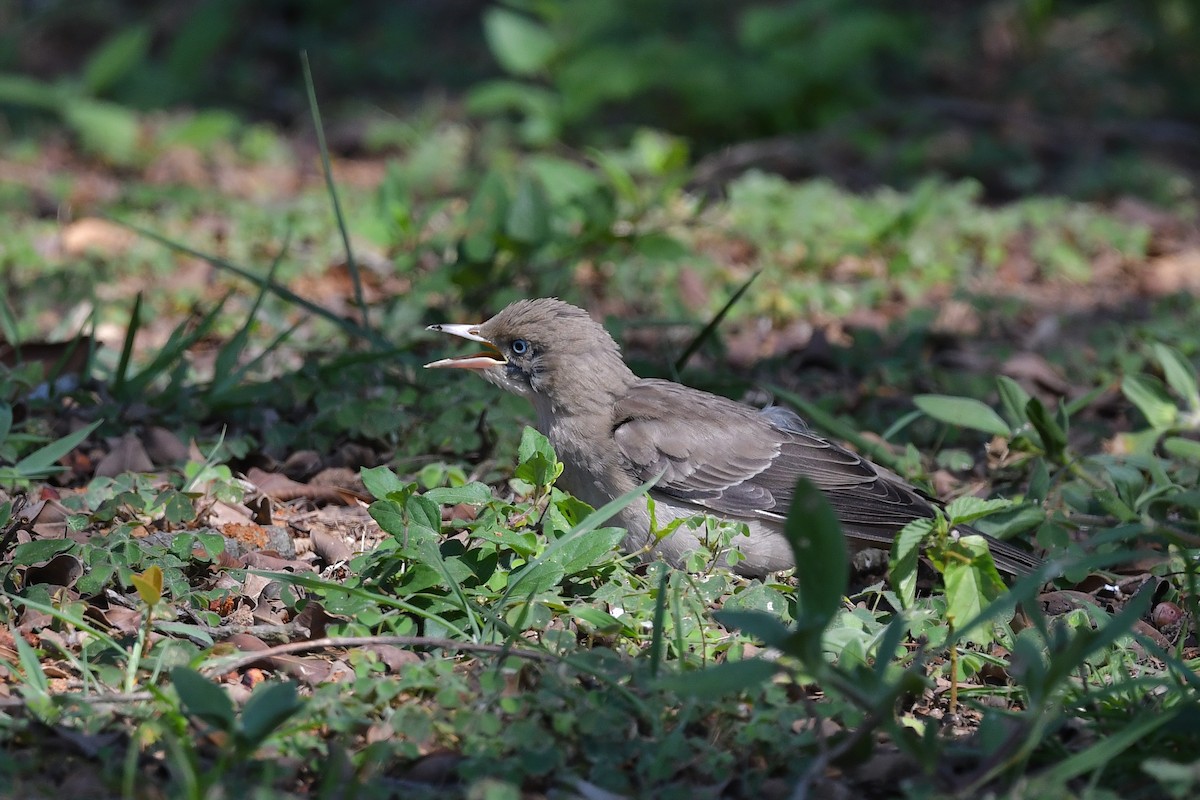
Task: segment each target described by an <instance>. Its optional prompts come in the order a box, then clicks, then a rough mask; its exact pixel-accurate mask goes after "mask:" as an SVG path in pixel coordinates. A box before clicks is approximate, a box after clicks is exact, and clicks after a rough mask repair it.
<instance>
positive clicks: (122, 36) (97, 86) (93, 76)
mask: <svg viewBox="0 0 1200 800" xmlns="http://www.w3.org/2000/svg"><path fill="white" fill-rule="evenodd" d="M149 47H150V26H149V25H134V26H132V27H129V28H126V29H124V30H122V31H120V32H118V33H117V34H116V35H114V36H112V37H111V38H109V40H108V41H106V42H105V43H104V44H102V45H100V47H99V48H98V49H97V50H95V51H94V52H93V54H92V56H91V57H90V58H89V59H88V62H87V64H86V65H85V66H84V68H83V87H84V89H86V90H87V93H88V94H91V95H99V94H103V93H104V92H107V91H108V90H109V89H111V88H112V87H113V86H114V85H115V84H116V83H117V82H118V81H120V80H121V79H122V78H124V77H125V76H126V75H128V74H129V73H131V72H132V71H133V70H135V69H136V68H138V67H140V66H143V65H144V63H145V60H146V54H147V52H148V50H149Z"/></svg>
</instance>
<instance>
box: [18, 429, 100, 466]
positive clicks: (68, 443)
mask: <svg viewBox="0 0 1200 800" xmlns="http://www.w3.org/2000/svg"><path fill="white" fill-rule="evenodd" d="M102 422H104V420H102V419H98V420H96V421H95V422H93V423H92V424H91V425H85V426H84V427H82V428H80V429H79V430H77V431H75V432H74V433H68V434H67V435H66V436H64V437H62V438H61V439H57V440H55V441H53V442H51V443H50V444H48V445H46V446H45V447H41V448H38V449H37V450H34V451H33V452H32V453H30V454H29V455H27V456H25V457H24V458H22V459H21V460H20V461H18V462H17V463H16V464H15V465H13V471H14V472H15V473H16V474H17V475H20V476H21V477H23V478H39V477H44V476H46V475H50V474H52V473H54V472H58V471H59V470H60V468H59V467H57V466H55V462H56V461H58V460H59V459H60V458H62V457H63V456H65V455H66V454H67V453H69V452H71V451H72V450H74V449H75V448H76V447H78V446H79V443H80V442H82V441H83V440H84V439H86V438H87V437H88V436H89V435H90V434H91V432H92V431H94V430H96V428H98V427H100V424H101V423H102Z"/></svg>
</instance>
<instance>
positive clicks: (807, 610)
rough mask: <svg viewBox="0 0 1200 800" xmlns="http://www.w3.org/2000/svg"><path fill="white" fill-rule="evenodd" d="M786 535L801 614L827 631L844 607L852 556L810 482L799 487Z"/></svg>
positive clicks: (801, 482) (804, 480)
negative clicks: (790, 550) (827, 626)
mask: <svg viewBox="0 0 1200 800" xmlns="http://www.w3.org/2000/svg"><path fill="white" fill-rule="evenodd" d="M783 531H784V535H785V536H786V537H787V540H788V543H789V544H790V545H791V546H792V554H793V556H794V557H795V560H796V572H795V575H796V583H797V584H798V586H797V589H796V592H797V595H798V597H799V601H800V603H799V605H800V614H801V616H802V617H803V618H804V619H806V620H807V622H808V623H809V624H810V625H812V626H813V628H814V629H815V628H818V627H819V628H821V629H824V627H825V626H826V625H828V624H829V621H830V620H831V619H833V617H834V615H835V614H837V612H838V611H839V610H840V609H841V607H842V597H843V596H844V595H845V594H846V583H847V570H848V568H849V567H848V564H849V554H848V553H847V551H846V539H845V537H843V536H842V526H841V525H840V524H839V523H838V519H837V516H836V515H835V514H834V513H833V508H832V507H831V506H830V505H829V501H828V500H826V499H825V496H824V495H822V494H821V490H820V489H818V488H817V487H816V486H815V485H813V483H812V482H811V481H810V480H808V479H807V478H801V479H800V480H799V481H798V482H797V483H796V491H795V494H794V495H793V496H792V506H791V508H789V509H788V514H787V520H786V522H785V523H784V526H783Z"/></svg>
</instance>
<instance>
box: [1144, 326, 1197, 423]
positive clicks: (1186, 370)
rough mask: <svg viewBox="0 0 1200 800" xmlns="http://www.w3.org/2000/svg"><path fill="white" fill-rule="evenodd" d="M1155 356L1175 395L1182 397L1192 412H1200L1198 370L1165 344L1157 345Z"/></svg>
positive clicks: (1155, 346)
mask: <svg viewBox="0 0 1200 800" xmlns="http://www.w3.org/2000/svg"><path fill="white" fill-rule="evenodd" d="M1154 356H1155V358H1157V359H1158V363H1159V365H1160V366H1161V367H1162V371H1163V376H1164V377H1165V378H1166V379H1167V385H1168V386H1170V387H1171V388H1172V389H1173V390H1174V391H1175V394H1177V395H1179V396H1180V397H1182V398H1183V399H1184V400H1185V401H1186V402H1187V405H1188V408H1190V409H1191V410H1192V411H1200V389H1198V388H1197V386H1196V368H1195V367H1193V366H1192V365H1191V363H1190V362H1188V361H1187V359H1185V358H1184V357H1183V355H1182V354H1180V352H1179V351H1178V350H1176V349H1174V348H1172V347H1167V346H1166V345H1165V344H1159V343H1155V345H1154Z"/></svg>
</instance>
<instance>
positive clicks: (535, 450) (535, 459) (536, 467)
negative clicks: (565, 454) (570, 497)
mask: <svg viewBox="0 0 1200 800" xmlns="http://www.w3.org/2000/svg"><path fill="white" fill-rule="evenodd" d="M561 474H562V464H560V463H559V462H558V457H557V456H556V455H555V453H554V447H553V446H551V444H550V440H549V439H547V438H546V437H545V436H543V435H542V434H541V433H540V432H538V431H537V430H535V429H533V428H530V427H528V426H527V427H526V428H525V430H524V431H523V432H522V433H521V444H520V445H519V446H518V447H517V468H516V469H515V470H513V477H514V478H517V479H519V480H523V481H526V482H527V483H532V484H533V485H534V486H549V485H550V484H552V483H554V481H555V480H556V479H557V478H558V476H559V475H561Z"/></svg>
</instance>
